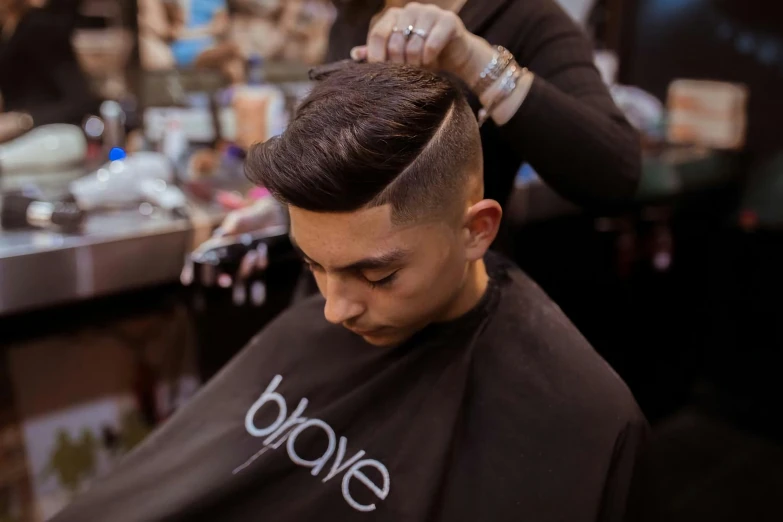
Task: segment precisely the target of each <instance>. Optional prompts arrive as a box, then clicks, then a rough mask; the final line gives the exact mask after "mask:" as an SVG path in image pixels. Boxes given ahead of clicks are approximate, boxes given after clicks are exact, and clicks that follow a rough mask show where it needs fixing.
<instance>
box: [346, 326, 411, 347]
mask: <svg viewBox="0 0 783 522" xmlns="http://www.w3.org/2000/svg"><path fill="white" fill-rule="evenodd" d="M354 333H355V334H356V335H358V336H359V337H361V338H362V339H364V342H366V343H367V344H371V345H372V346H378V347H385V346H393V345H395V344H400V343H401V342H403V341H405V339H407V338H408V337H410V336H408V335H404V334H403V333H402V332H400V331H396V330H388V329H383V330H379V331H377V332H361V333H360V332H354Z"/></svg>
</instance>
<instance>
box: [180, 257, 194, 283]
mask: <svg viewBox="0 0 783 522" xmlns="http://www.w3.org/2000/svg"><path fill="white" fill-rule="evenodd" d="M179 281H180V283H182V285H183V286H190V284H191V283H192V282H193V263H190V262H186V263H185V266H184V267H182V272H180V274H179Z"/></svg>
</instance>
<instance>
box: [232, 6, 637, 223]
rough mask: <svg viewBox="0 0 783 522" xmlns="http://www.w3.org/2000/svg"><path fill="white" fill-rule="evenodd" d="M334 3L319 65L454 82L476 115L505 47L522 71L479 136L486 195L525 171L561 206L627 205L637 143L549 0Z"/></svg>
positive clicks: (578, 33) (578, 38)
mask: <svg viewBox="0 0 783 522" xmlns="http://www.w3.org/2000/svg"><path fill="white" fill-rule="evenodd" d="M334 1H335V5H336V6H337V8H338V13H337V18H336V20H335V23H334V25H333V26H332V30H331V36H330V43H329V51H328V53H327V61H335V60H340V59H345V58H348V57H349V56H351V57H353V58H354V59H363V60H367V61H370V62H384V61H388V62H393V63H408V64H413V65H423V66H426V67H428V68H431V69H436V70H440V71H444V72H448V73H451V74H452V75H455V76H456V77H458V78H459V79H461V80H462V81H463V82H464V83H465V84H466V85H467V86H468V87H470V88H471V89H472V93H471V100H470V101H471V105H472V106H473V109H474V111H476V110H478V109H479V108H480V107H482V106H483V107H485V108H487V104H489V103H491V101H490V100H491V98H492V96H493V95H494V93H493V92H492V89H484V90H483V93H482V94H481V95H479V92H478V91H477V89H476V87H477V80H478V77H479V75H480V74H481V73H482V72H483V71H485V70H486V69H487V68H488V67H489V64H490V62H491V61H492V59H493V57H494V56H496V53H497V49H496V47H494V46H497V45H502V46H503V47H505V48H506V49H507V50H508V51H509V53H510V55H511V56H512V57H513V59H515V61H516V62H517V63H518V64H519V66H520V68H522V67H524V68H525V69H522V73H521V75H520V77H519V80H518V81H517V82H516V88H515V89H514V91H513V92H512V93H511V95H510V96H509V97H508V98H506V99H505V101H504V102H503V103H501V104H500V105H498V106H496V107H490V109H491V110H490V112H491V114H490V116H491V117H490V118H489V121H487V123H486V124H485V125H483V126H482V128H481V139H482V146H483V148H484V176H485V184H486V191H487V195H488V197H490V198H492V199H494V200H496V201H499V202H500V203H501V204H503V205H505V203H506V202H507V200H508V198H509V195H510V194H511V190H512V188H513V183H514V179H515V177H516V174H517V172H519V169H520V167H521V166H522V165H523V164H524V163H528V164H530V166H531V167H532V168H533V169H534V170H535V172H536V173H537V174H538V175H539V176H540V177H541V178H542V179H543V180H544V181H545V182H546V183H547V184H548V185H549V186H551V187H552V188H553V189H554V190H555V191H556V192H558V193H559V194H560V195H561V196H563V197H565V198H567V199H569V200H570V201H572V202H574V203H577V204H579V205H582V206H585V207H588V208H598V209H603V208H606V207H611V206H613V205H615V204H622V203H624V202H627V201H628V200H630V199H631V198H632V197H633V196H634V194H635V192H636V187H637V184H638V181H639V178H640V175H641V150H640V141H639V136H638V134H637V132H636V131H635V130H634V129H633V127H632V126H631V125H630V124H629V123H628V121H627V120H626V118H625V116H624V115H623V113H622V112H621V111H620V110H619V109H618V108H617V106H616V105H615V103H614V101H613V100H612V98H611V96H610V94H609V92H608V90H607V88H606V86H605V84H604V83H603V81H602V79H601V76H600V74H599V72H598V70H597V69H596V67H595V66H594V63H593V52H592V48H591V45H590V42H589V41H588V39H587V36H586V35H585V34H584V32H583V31H582V29H580V28H579V27H578V26H577V25H576V23H575V22H574V21H573V20H572V19H571V18H570V17H569V16H568V15H567V14H566V13H565V12H564V11H563V9H562V8H561V7H560V6H559V5H557V4H556V3H555V1H554V0H430V1H424V2H420V3H415V2H409V1H406V0H386V1H385V2H384V1H383V0H334ZM408 27H410V28H412V32H409V33H408V34H406V32H405V29H406V28H408ZM257 208H258V209H262V208H264V207H261V206H259V207H257ZM267 208H268V207H267ZM258 211H261V210H258ZM253 212H254V209H247V210H244V211H242V213H241V215H240V216H229V218H228V219H227V221H226V223H224V226H222V227H221V228H220V231H221V233H223V234H234V233H241V232H246V231H248V230H251V229H252V227H253V226H255V225H256V224H257V223H259V222H263V221H264V220H263V219H259V218H258V217H256V216H253V215H252V214H253Z"/></svg>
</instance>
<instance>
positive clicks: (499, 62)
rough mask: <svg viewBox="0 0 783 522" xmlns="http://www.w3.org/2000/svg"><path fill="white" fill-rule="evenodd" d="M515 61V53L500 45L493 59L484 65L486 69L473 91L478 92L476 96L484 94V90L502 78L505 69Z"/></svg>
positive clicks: (480, 75)
mask: <svg viewBox="0 0 783 522" xmlns="http://www.w3.org/2000/svg"><path fill="white" fill-rule="evenodd" d="M513 61H514V55H513V54H511V52H510V51H509V50H508V49H506V48H505V47H503V46H500V45H498V46H497V51H496V52H495V54H494V56H492V60H490V61H489V63H488V64H487V65H486V67H484V70H483V71H481V74H479V79H478V81H476V84H475V85H474V86H473V92H475V93H476V96H479V97H480V96H481V95H482V94H484V91H486V90H487V89H489V88H490V87H491V86H492V84H493V83H495V82H496V81H497V80H498V78H500V75H501V74H503V71H505V70H506V68H507V67H508V66H509V64H511V62H513Z"/></svg>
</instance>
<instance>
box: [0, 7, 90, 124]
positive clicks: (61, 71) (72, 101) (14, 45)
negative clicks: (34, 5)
mask: <svg viewBox="0 0 783 522" xmlns="http://www.w3.org/2000/svg"><path fill="white" fill-rule="evenodd" d="M0 94H2V98H3V103H2V110H3V111H9V112H10V111H18V112H27V113H30V114H31V115H32V117H33V122H34V124H35V125H36V126H38V125H45V124H49V123H73V124H80V123H81V121H82V119H83V118H84V116H85V115H86V114H88V113H89V112H90V111H94V110H96V108H97V102H96V101H95V99H94V98H93V96H92V94H91V93H90V88H89V85H88V82H87V79H86V78H85V75H84V73H83V72H82V70H81V69H80V68H79V63H78V61H77V59H76V54H75V52H74V49H73V45H72V44H71V30H70V27H69V26H68V24H67V23H64V21H63V20H58V19H57V16H56V15H55V14H54V13H49V12H47V11H45V10H41V9H30V10H29V11H27V12H26V13H25V14H24V15H23V16H22V18H21V19H20V20H19V23H18V24H17V26H16V28H15V30H14V32H13V33H12V34H11V36H10V37H9V38H0Z"/></svg>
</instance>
